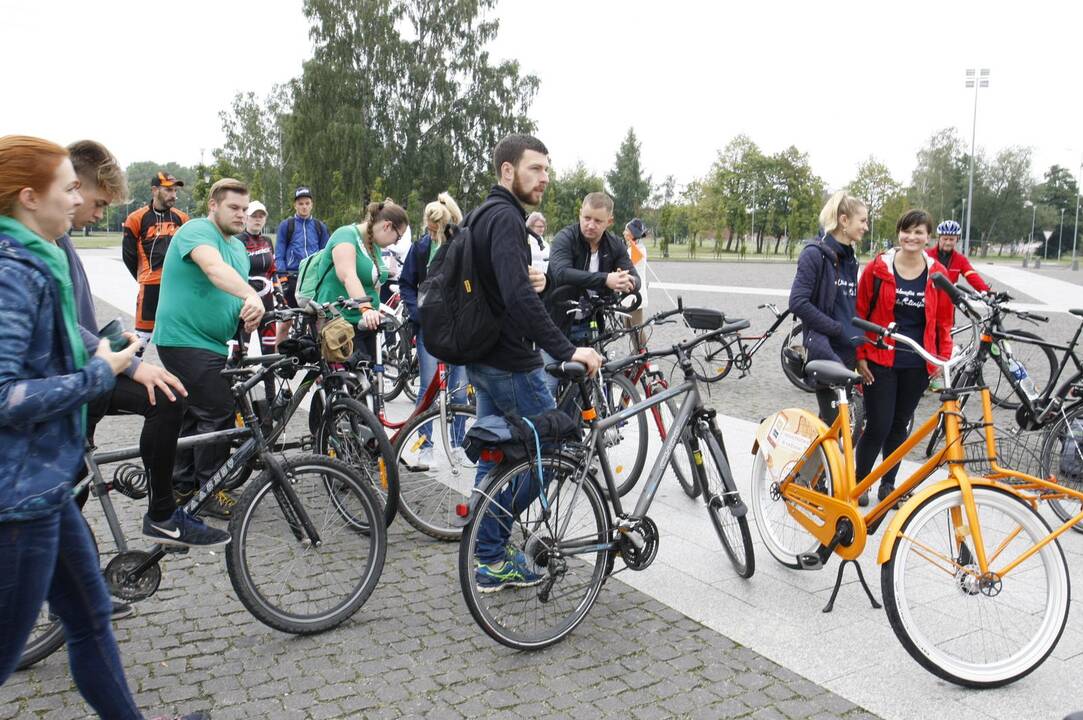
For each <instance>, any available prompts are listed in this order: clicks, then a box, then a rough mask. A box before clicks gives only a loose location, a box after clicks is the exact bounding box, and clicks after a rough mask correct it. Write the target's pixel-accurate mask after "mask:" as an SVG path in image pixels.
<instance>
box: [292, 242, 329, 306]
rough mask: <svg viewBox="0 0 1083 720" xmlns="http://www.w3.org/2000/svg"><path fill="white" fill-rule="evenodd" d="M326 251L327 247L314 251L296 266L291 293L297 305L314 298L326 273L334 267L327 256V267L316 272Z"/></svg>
mask: <svg viewBox="0 0 1083 720" xmlns="http://www.w3.org/2000/svg"><path fill="white" fill-rule="evenodd" d="M326 253H327V248H324V249H323V250H319V251H317V252H314V253H312V254H311V255H309V256H308V257H306V258H305V259H304V260H302V261H301V264H300V265H299V266H298V267H297V287H296V289H295V290H294V293H293V294H294V297H296V298H297V306H298V307H305V306H306V305H308V303H309V301H311V300H315V299H316V293H318V292H319V291H320V286H321V285H323V281H324V280H325V279H326V278H327V273H329V272H331V270H332V269H334V267H335V263H334V262H332V261H330V258H328V263H327V269H326V270H324V271H323V273H322V274H320V273H318V272H317V268H318V267H319V265H320V259H321V258H323V256H324V255H325V254H326Z"/></svg>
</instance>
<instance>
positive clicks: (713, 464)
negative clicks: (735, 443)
mask: <svg viewBox="0 0 1083 720" xmlns="http://www.w3.org/2000/svg"><path fill="white" fill-rule="evenodd" d="M700 439H701V440H703V441H704V443H705V444H706V446H707V453H706V454H705V455H704V456H703V464H702V465H699V466H697V468H698V469H699V473H698V475H699V484H700V485H702V486H703V488H702V489H703V500H704V501H705V502H706V504H707V514H708V515H709V516H710V517H711V524H712V525H714V529H715V532H716V533H718V539H719V540H721V541H722V547H723V548H724V549H725V551H726V554H727V555H729V558H730V562H732V563H733V569H734V570H736V571H737V575H738V576H739V577H743V578H750V577H752V574H753V573H754V572H756V555H755V553H754V552H753V551H752V533H750V532H749V531H748V518H747V517H746V515H747V513H748V508H747V507H745V504H744V503H743V502H741V496H740V494H739V493H738V492H737V485H736V484H734V482H733V473H732V472H731V471H730V463H729V459H728V458H727V457H726V450H725V448H724V447H723V445H722V440H721V438H720V437H716V436H715V434H714V432H710V433H707V435H706V437H701V438H700Z"/></svg>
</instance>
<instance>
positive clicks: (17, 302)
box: [0, 135, 200, 719]
mask: <svg viewBox="0 0 1083 720" xmlns="http://www.w3.org/2000/svg"><path fill="white" fill-rule="evenodd" d="M82 202H83V199H82V197H81V196H80V194H79V180H78V177H77V176H76V174H75V170H74V169H73V168H72V164H71V161H70V160H69V159H68V153H67V151H66V150H64V148H62V147H60V146H59V145H55V144H53V143H51V142H48V141H45V140H40V139H38V138H32V137H27V136H18V135H9V136H6V137H2V138H0V684H2V683H3V682H4V681H5V680H6V679H7V677H8V676H9V675H10V674H11V673H12V671H13V670H14V669H15V666H16V664H17V663H18V661H19V657H20V656H21V654H22V650H23V646H24V645H25V644H26V641H27V638H28V637H29V636H30V632H31V630H32V628H33V626H34V622H35V621H36V619H37V617H38V615H39V613H40V611H41V607H42V604H43V603H44V602H45V601H46V600H48V601H49V609H50V611H51V612H53V613H55V614H56V615H57V616H58V617H59V618H60V621H61V622H62V623H63V625H64V634H65V637H66V639H67V644H68V658H69V662H70V665H71V671H72V676H73V677H74V679H75V683H76V685H77V686H78V687H79V691H80V692H81V693H82V694H83V697H84V698H85V699H86V701H87V703H89V704H90V706H91V707H92V708H93V709H94V710H95V711H96V712H97V713H98V714H99V715H100V716H101V717H106V718H122V719H128V718H142V717H143V715H142V714H141V713H140V712H139V710H138V708H137V707H136V705H135V702H134V700H133V699H132V695H131V692H130V691H129V690H128V686H127V683H126V681H125V679H124V670H123V668H122V667H121V664H120V654H119V652H118V650H117V644H116V640H115V639H114V637H113V630H112V626H111V624H110V615H111V613H112V602H111V601H110V599H109V594H108V592H107V591H106V588H105V582H104V581H103V579H102V573H101V568H100V567H99V566H98V555H97V552H96V550H95V548H94V545H93V543H92V540H91V537H90V534H89V532H88V531H87V528H86V524H85V522H84V521H83V518H82V517H81V516H80V514H79V510H78V509H77V508H76V506H75V501H74V498H73V496H72V490H73V478H74V477H75V475H76V472H77V470H78V468H79V466H80V465H81V463H82V462H83V452H84V438H85V429H84V428H85V424H86V403H87V401H88V400H91V399H93V398H95V397H97V396H99V395H102V394H103V393H105V392H107V391H109V390H110V389H112V387H113V384H114V382H115V381H114V378H115V376H116V375H117V373H120V372H123V371H124V369H125V368H127V367H128V366H129V365H130V364H131V362H132V358H133V357H134V356H135V353H136V351H137V350H138V349H139V343H138V342H136V341H135V336H134V335H131V334H129V335H128V340H129V343H130V344H129V345H128V346H127V347H126V348H125V349H124V350H121V351H120V352H113V351H112V350H110V347H109V340H107V339H103V340H102V341H101V343H100V344H99V345H98V348H97V352H96V353H95V354H94V356H93V357H88V355H89V353H88V351H87V348H86V345H85V344H84V343H83V340H82V336H81V335H80V333H79V325H78V319H77V313H76V308H75V297H74V294H73V292H72V283H71V274H70V270H69V268H68V261H67V257H66V255H65V254H64V251H63V250H61V249H60V248H59V247H58V246H57V245H56V242H55V241H56V238H58V237H60V236H61V235H63V234H64V233H66V232H68V230H69V229H70V228H71V219H72V217H73V215H74V213H75V209H76V208H77V207H79V205H81V204H82ZM192 717H200V716H192Z"/></svg>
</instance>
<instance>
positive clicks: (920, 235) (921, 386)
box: [855, 210, 954, 505]
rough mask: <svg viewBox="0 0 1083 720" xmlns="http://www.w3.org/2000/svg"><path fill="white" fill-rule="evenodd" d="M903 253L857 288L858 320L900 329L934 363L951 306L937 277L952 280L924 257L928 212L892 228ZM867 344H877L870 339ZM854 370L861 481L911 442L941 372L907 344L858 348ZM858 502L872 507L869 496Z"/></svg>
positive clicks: (885, 488)
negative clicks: (860, 421)
mask: <svg viewBox="0 0 1083 720" xmlns="http://www.w3.org/2000/svg"><path fill="white" fill-rule="evenodd" d="M895 230H896V231H897V232H898V234H899V243H898V247H896V248H893V249H891V250H888V251H887V252H885V253H882V254H880V255H877V256H876V259H874V260H873V261H872V262H871V263H869V265H868V267H867V268H866V269H865V272H863V273H862V274H861V280H860V281H859V282H858V284H857V314H858V315H859V316H860V317H863V318H866V319H867V320H869V321H870V322H874V323H876V324H877V325H881V326H885V327H886V326H887V325H888V324H890V323H895V324H896V330H897V331H898V332H900V333H901V334H903V335H906V336H907V337H909V338H912V339H913V340H914V341H916V342H919V343H921V344H922V346H923V347H924V348H925V350H926V352H928V353H930V354H932V355H935V356H937V357H943V358H947V357H950V356H951V326H952V317H953V313H954V306H953V305H952V304H951V300H950V299H949V298H948V296H947V295H945V294H944V292H943V291H942V290H938V289H937V288H936V287H934V286H933V282H932V277H933V275H934V274H936V273H942V274H947V270H945V268H944V266H943V265H941V264H940V263H939V262H938V261H937V260H936V259H934V258H932V257H929V256H928V255H926V254H925V245H926V243H927V242H928V240H929V235H930V234H932V230H933V220H932V218H931V217H930V216H929V214H928V213H926V212H925V211H924V210H911V211H909V212H907V213H906V214H905V215H903V216H902V217H901V218H899V222H898V223H896V225H895ZM869 338H870V339H875V338H874V337H873V336H872V335H871V334H869ZM857 371H858V372H859V373H861V376H862V378H863V380H864V386H865V387H864V395H865V418H866V424H865V431H864V433H863V434H862V435H861V439H860V440H859V441H858V443H857V451H856V460H855V464H856V466H857V477H858V479H861V478H864V477H865V476H866V475H868V474H869V472H870V471H871V470H872V467H873V465H874V464H875V463H876V459H877V456H879V455H880V453H881V451H882V452H883V457H887V456H888V455H890V454H891V453H893V452H895V449H896V448H898V447H899V446H900V445H901V444H902V443H903V441H904V440H905V439H906V428H907V426H908V425H909V424H910V420H911V418H913V416H914V410H915V409H917V406H918V401H919V400H920V399H921V394H922V393H923V392H924V391H925V388H927V387H928V386H929V375H930V373H931V372H937V368H935V367H933V366H931V365H926V363H925V361H924V360H923V359H922V358H921V356H919V355H918V354H917V353H915V352H913V351H912V350H910V349H909V348H908V347H907V346H905V345H903V344H902V343H896V344H895V346H894V347H888V348H878V347H876V346H875V345H871V344H868V343H866V344H863V345H859V346H858V348H857ZM898 470H899V466H898V465H896V466H895V467H893V468H892V469H891V470H890V471H889V472H888V473H887V474H886V475H884V477H883V478H882V479H881V480H880V490H879V498H880V499H881V500H883V499H884V498H885V497H887V496H888V495H889V494H890V493H891V491H892V490H894V489H895V475H896V474H897V473H898ZM861 504H862V505H867V504H868V497H867V495H863V496H862V497H861Z"/></svg>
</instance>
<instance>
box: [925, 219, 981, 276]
mask: <svg viewBox="0 0 1083 720" xmlns="http://www.w3.org/2000/svg"><path fill="white" fill-rule="evenodd" d="M961 233H962V228H960V227H959V223H957V222H955V221H954V220H945V221H944V222H942V223H940V224H939V225H937V226H936V234H937V236H938V239H937V241H936V247H931V248H929V249H927V250H926V251H925V253H926V254H927V255H928V256H929V257H931V258H933V259H934V260H939V261H940V264H941V265H943V266H944V267H946V268H947V269H948V278H949V279H950V280H951V282H952V284H955V283H957V282H959V277H960V276H962V278H963V279H964V280H966V281H967V283H968V284H969V285H970V287H972V288H974V289H975V290H977V291H978V292H989V285H988V284H987V283H986V282H985V281H984V280H982V277H981V275H979V274H978V271H977V270H975V269H974V268H973V267H972V266H971V265H970V261H969V260H967V259H966V256H965V255H963V254H962V253H960V252H957V251H956V250H955V244H956V243H958V242H959V235H960V234H961Z"/></svg>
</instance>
